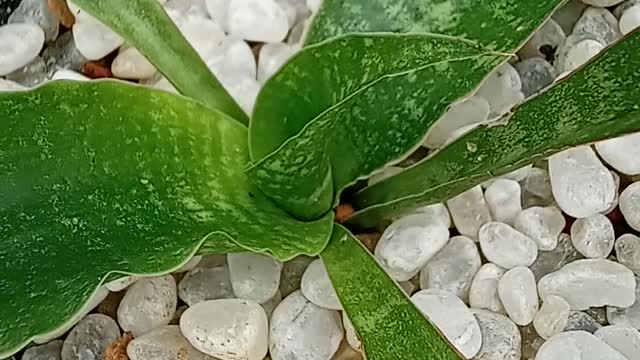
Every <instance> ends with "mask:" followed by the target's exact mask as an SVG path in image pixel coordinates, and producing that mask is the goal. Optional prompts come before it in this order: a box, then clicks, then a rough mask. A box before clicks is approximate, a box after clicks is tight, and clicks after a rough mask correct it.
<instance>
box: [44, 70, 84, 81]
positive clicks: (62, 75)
mask: <svg viewBox="0 0 640 360" xmlns="http://www.w3.org/2000/svg"><path fill="white" fill-rule="evenodd" d="M51 80H75V81H89V80H91V79H89V78H88V77H86V76H84V75H82V74H80V73H79V72H75V71H73V70H69V69H60V70H58V71H56V72H55V73H54V74H53V76H52V77H51Z"/></svg>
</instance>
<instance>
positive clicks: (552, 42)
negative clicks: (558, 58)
mask: <svg viewBox="0 0 640 360" xmlns="http://www.w3.org/2000/svg"><path fill="white" fill-rule="evenodd" d="M566 37H567V35H566V34H565V33H564V30H562V27H561V26H560V25H559V24H558V23H557V22H555V21H554V20H553V19H548V20H547V21H545V22H544V24H542V26H541V27H540V28H538V30H536V31H535V32H534V33H533V36H531V38H530V39H529V41H527V43H526V44H524V46H523V47H522V49H520V51H519V52H518V55H520V56H521V58H524V59H535V58H542V59H544V58H545V57H546V56H547V55H546V54H544V53H543V52H542V51H541V50H540V49H541V48H542V49H544V48H545V47H548V48H551V49H556V48H558V47H559V46H560V45H562V43H563V42H564V39H565V38H566Z"/></svg>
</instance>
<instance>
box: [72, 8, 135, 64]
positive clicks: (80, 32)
mask: <svg viewBox="0 0 640 360" xmlns="http://www.w3.org/2000/svg"><path fill="white" fill-rule="evenodd" d="M86 16H88V15H86ZM80 19H82V20H80ZM72 31H73V40H74V42H75V44H76V47H77V48H78V51H80V53H81V54H82V56H84V57H85V58H87V59H88V60H99V59H102V58H103V57H105V56H106V55H108V54H109V53H110V52H112V51H114V50H115V49H117V48H118V47H119V46H120V45H122V44H123V43H124V39H123V38H122V37H121V36H120V35H118V34H117V33H115V32H113V30H111V29H110V28H109V27H108V26H107V25H105V24H103V23H101V22H100V21H98V20H97V19H94V18H90V17H89V18H85V17H84V16H83V17H76V23H75V24H74V25H73V28H72Z"/></svg>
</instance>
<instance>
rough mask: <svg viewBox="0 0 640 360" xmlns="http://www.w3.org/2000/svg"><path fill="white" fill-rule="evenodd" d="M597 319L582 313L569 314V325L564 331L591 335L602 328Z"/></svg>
mask: <svg viewBox="0 0 640 360" xmlns="http://www.w3.org/2000/svg"><path fill="white" fill-rule="evenodd" d="M601 327H602V325H600V324H599V323H598V322H597V321H596V319H594V318H592V317H591V316H589V315H588V314H587V313H585V312H582V311H572V312H571V313H570V314H569V322H568V323H567V327H565V328H564V331H579V330H580V331H586V332H590V333H592V334H593V333H594V332H596V330H598V329H599V328H601Z"/></svg>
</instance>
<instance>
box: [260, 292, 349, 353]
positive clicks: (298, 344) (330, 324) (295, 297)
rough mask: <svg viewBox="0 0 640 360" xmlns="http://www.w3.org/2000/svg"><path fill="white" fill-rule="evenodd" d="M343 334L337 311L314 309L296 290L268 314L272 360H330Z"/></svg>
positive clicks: (316, 307)
mask: <svg viewBox="0 0 640 360" xmlns="http://www.w3.org/2000/svg"><path fill="white" fill-rule="evenodd" d="M343 334H344V329H343V327H342V321H341V320H340V315H339V314H338V312H337V311H335V310H328V309H325V308H321V307H319V306H316V305H314V304H313V303H312V302H310V301H308V300H307V299H306V298H305V297H304V296H303V295H302V292H300V291H295V292H293V293H291V295H289V296H287V297H286V298H285V299H284V300H282V302H281V303H280V304H279V305H278V307H276V309H275V311H274V312H273V315H271V327H270V332H269V355H270V356H271V359H272V360H290V359H296V360H330V359H331V357H332V356H333V355H334V354H335V353H336V351H337V350H338V347H339V346H340V342H342V339H343V336H344V335H343Z"/></svg>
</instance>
